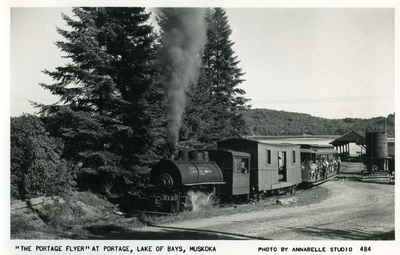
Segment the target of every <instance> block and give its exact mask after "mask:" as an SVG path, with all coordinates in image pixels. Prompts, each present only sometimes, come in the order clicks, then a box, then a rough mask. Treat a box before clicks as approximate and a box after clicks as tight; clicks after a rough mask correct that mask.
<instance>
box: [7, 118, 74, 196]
mask: <svg viewBox="0 0 400 255" xmlns="http://www.w3.org/2000/svg"><path fill="white" fill-rule="evenodd" d="M62 149H63V143H62V141H61V140H60V139H56V138H54V137H51V136H49V134H48V133H47V131H46V129H45V127H44V125H43V123H42V121H41V120H40V119H39V118H38V117H36V116H33V115H23V116H21V117H15V118H11V196H12V197H13V198H16V199H26V198H31V197H36V196H42V195H46V196H47V195H55V194H59V193H62V192H65V191H66V190H68V189H70V187H71V186H72V185H73V173H72V172H71V171H69V167H68V165H67V162H66V161H64V160H62V159H61V157H60V155H61V153H62Z"/></svg>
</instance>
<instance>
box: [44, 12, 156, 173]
mask: <svg viewBox="0 0 400 255" xmlns="http://www.w3.org/2000/svg"><path fill="white" fill-rule="evenodd" d="M73 13H74V17H72V18H71V17H67V16H66V15H63V18H64V20H65V21H66V23H67V24H68V25H69V29H68V30H61V29H58V32H59V33H60V34H61V35H62V36H63V37H64V40H63V41H59V42H57V43H56V45H57V46H58V47H59V48H60V50H61V51H62V52H64V53H65V57H66V58H68V59H69V60H70V62H69V63H68V64H66V65H64V66H60V67H57V68H56V69H55V70H54V71H47V70H46V71H45V73H46V74H48V75H49V76H50V77H51V78H53V79H54V80H55V83H53V84H50V85H47V84H42V86H43V87H44V88H45V89H48V90H49V91H50V92H51V93H52V94H54V95H57V96H59V97H60V100H59V102H58V103H56V104H52V105H39V106H40V107H41V113H42V114H43V116H45V117H46V119H47V123H48V127H49V128H50V130H51V131H52V133H53V134H54V135H57V136H60V137H62V138H63V139H64V140H65V151H64V157H66V158H67V159H69V160H72V161H75V162H80V164H81V165H82V168H83V170H84V172H86V173H91V174H92V175H95V176H102V180H103V181H107V180H111V179H112V178H110V176H111V177H112V176H116V175H119V174H121V173H123V172H128V173H129V171H132V170H135V169H138V168H141V167H143V166H145V165H146V164H147V163H148V162H149V160H151V158H152V155H151V148H152V144H153V139H152V134H151V131H152V126H153V123H152V119H151V116H152V114H153V112H151V107H149V102H150V103H154V100H158V98H159V96H158V95H155V94H157V93H158V92H157V89H156V88H154V82H153V80H154V77H155V71H154V63H153V62H154V59H155V49H154V34H153V30H152V27H151V26H150V25H149V24H148V23H147V21H148V19H149V16H150V14H149V13H147V12H146V11H145V9H144V8H74V9H73ZM126 170H128V171H126Z"/></svg>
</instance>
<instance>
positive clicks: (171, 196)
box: [146, 150, 225, 211]
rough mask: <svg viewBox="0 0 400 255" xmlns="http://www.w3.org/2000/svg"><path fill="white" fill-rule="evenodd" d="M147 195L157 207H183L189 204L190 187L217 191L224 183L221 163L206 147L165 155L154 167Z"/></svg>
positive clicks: (178, 209) (191, 189) (207, 192)
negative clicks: (172, 155) (173, 155)
mask: <svg viewBox="0 0 400 255" xmlns="http://www.w3.org/2000/svg"><path fill="white" fill-rule="evenodd" d="M150 182H151V186H150V187H149V188H148V190H147V192H146V193H147V195H148V199H150V200H151V204H153V205H154V206H155V207H156V208H154V209H158V210H163V211H181V210H182V209H183V208H184V207H187V206H188V204H189V205H190V203H189V202H190V201H188V199H189V198H188V195H187V194H188V192H189V191H201V192H203V193H205V194H216V190H217V186H218V185H222V184H225V182H224V177H223V174H222V172H221V169H220V168H219V166H218V165H217V164H216V163H215V162H214V161H210V159H209V154H208V152H207V151H188V150H182V151H179V153H178V155H177V156H175V157H173V158H171V159H162V160H160V161H159V162H157V163H156V164H155V165H154V166H153V167H152V170H151V177H150Z"/></svg>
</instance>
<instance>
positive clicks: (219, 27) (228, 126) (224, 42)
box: [185, 8, 248, 143]
mask: <svg viewBox="0 0 400 255" xmlns="http://www.w3.org/2000/svg"><path fill="white" fill-rule="evenodd" d="M206 21H207V24H208V29H207V43H206V45H205V49H204V53H203V58H202V69H201V73H200V78H199V82H198V85H197V86H195V87H194V88H193V89H192V91H191V92H190V104H189V105H188V107H187V110H186V118H185V126H186V129H187V130H186V132H187V133H188V136H189V137H191V138H192V139H197V140H199V141H200V142H202V143H213V142H215V141H217V140H220V139H222V138H227V137H233V136H239V135H241V134H244V133H245V132H246V128H245V122H244V120H243V118H242V113H243V112H244V111H245V110H246V109H247V108H248V107H247V105H246V102H247V101H248V100H247V99H245V98H244V97H243V95H244V94H245V91H244V90H242V89H240V88H239V87H238V86H239V85H240V83H241V82H243V79H242V76H243V74H244V73H243V72H242V70H241V69H240V67H239V66H238V65H239V60H238V58H237V56H236V55H235V53H234V51H233V49H232V46H233V42H232V41H231V40H230V39H229V36H230V35H231V33H232V30H231V29H230V27H229V23H228V17H227V15H226V13H225V11H224V10H223V9H221V8H214V9H209V10H208V13H207V15H206Z"/></svg>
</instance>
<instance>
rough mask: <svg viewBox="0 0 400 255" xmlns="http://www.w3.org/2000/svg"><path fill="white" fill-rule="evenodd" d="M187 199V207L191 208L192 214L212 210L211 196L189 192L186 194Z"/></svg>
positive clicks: (198, 192)
mask: <svg viewBox="0 0 400 255" xmlns="http://www.w3.org/2000/svg"><path fill="white" fill-rule="evenodd" d="M187 195H188V197H189V201H188V202H189V203H190V204H189V205H188V207H190V208H191V211H192V212H198V211H200V210H203V209H205V210H207V209H210V208H212V206H213V202H214V200H213V194H212V193H210V194H206V193H203V192H200V191H192V190H191V191H189V192H188V193H187Z"/></svg>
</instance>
